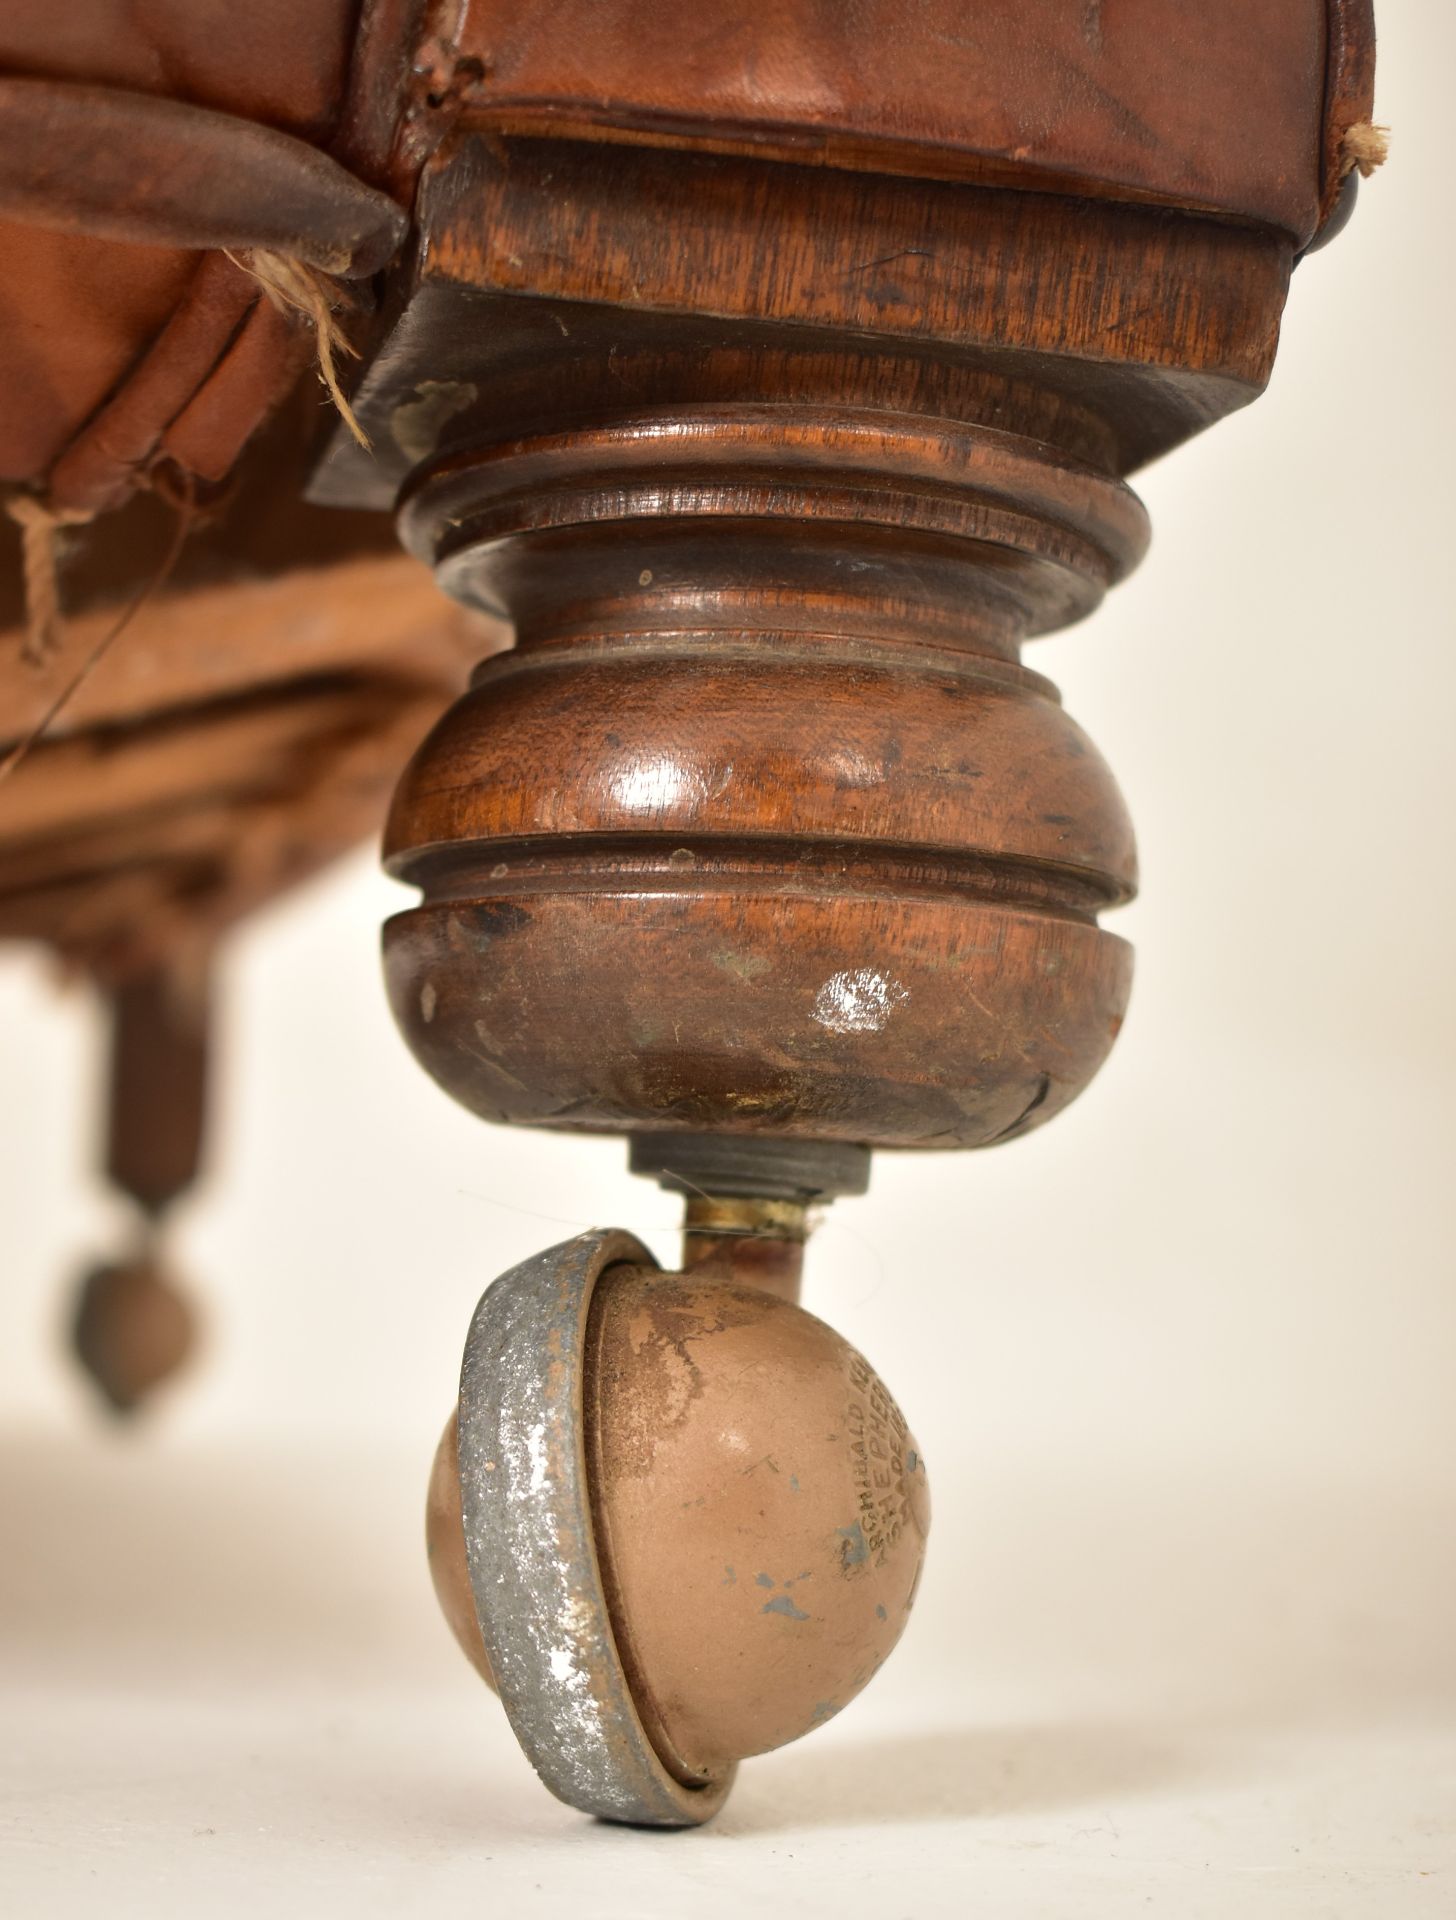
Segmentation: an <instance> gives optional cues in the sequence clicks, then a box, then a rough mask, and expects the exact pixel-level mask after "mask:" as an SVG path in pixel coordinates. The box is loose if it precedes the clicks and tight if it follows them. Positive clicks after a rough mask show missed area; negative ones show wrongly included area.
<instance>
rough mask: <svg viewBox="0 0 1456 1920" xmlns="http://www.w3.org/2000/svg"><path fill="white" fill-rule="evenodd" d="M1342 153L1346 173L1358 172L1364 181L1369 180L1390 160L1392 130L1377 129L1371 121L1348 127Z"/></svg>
mask: <svg viewBox="0 0 1456 1920" xmlns="http://www.w3.org/2000/svg"><path fill="white" fill-rule="evenodd" d="M1340 152H1341V154H1342V155H1343V156H1344V162H1345V172H1346V173H1351V172H1356V171H1358V173H1359V175H1360V178H1361V179H1362V180H1368V179H1369V178H1370V176H1371V174H1372V173H1374V171H1375V169H1376V168H1377V167H1383V166H1384V165H1385V163H1386V161H1387V160H1388V159H1389V158H1390V128H1389V127H1377V126H1376V125H1375V123H1374V122H1373V121H1371V120H1359V121H1357V122H1356V123H1355V125H1354V126H1353V127H1346V129H1345V137H1344V139H1343V140H1341V142H1340Z"/></svg>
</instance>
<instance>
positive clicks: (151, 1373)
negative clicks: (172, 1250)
mask: <svg viewBox="0 0 1456 1920" xmlns="http://www.w3.org/2000/svg"><path fill="white" fill-rule="evenodd" d="M195 1341H196V1327H195V1318H194V1315H193V1311H192V1308H191V1306H190V1305H189V1304H188V1301H187V1299H186V1297H185V1296H184V1295H183V1294H182V1293H180V1292H179V1291H178V1289H177V1287H176V1286H175V1285H174V1284H173V1282H172V1280H171V1278H170V1276H169V1275H168V1274H167V1273H166V1272H165V1271H164V1269H163V1268H162V1267H161V1266H160V1265H159V1263H158V1261H157V1260H156V1258H155V1257H154V1256H152V1255H150V1254H140V1255H138V1256H137V1257H136V1258H134V1259H131V1260H123V1261H119V1262H117V1263H116V1264H114V1265H108V1266H101V1267H95V1268H93V1269H92V1271H91V1272H90V1273H88V1274H87V1276H86V1278H85V1280H84V1281H83V1282H82V1284H81V1290H80V1294H79V1296H78V1299H77V1302H76V1317H75V1321H74V1323H73V1325H72V1330H71V1344H72V1347H73V1348H74V1351H75V1354H76V1357H77V1359H78V1360H79V1361H80V1362H81V1365H82V1366H83V1367H84V1368H85V1370H86V1372H87V1373H88V1374H89V1375H90V1376H91V1378H92V1379H93V1380H94V1381H95V1383H96V1385H97V1386H98V1387H99V1388H100V1390H101V1393H102V1396H103V1397H104V1399H105V1400H106V1403H107V1405H108V1406H109V1407H110V1408H111V1410H112V1411H113V1412H114V1413H118V1414H131V1413H134V1412H136V1410H137V1409H138V1407H140V1405H141V1404H142V1402H143V1401H145V1400H146V1399H147V1398H148V1397H149V1396H150V1395H151V1394H152V1393H153V1392H154V1391H155V1389H156V1388H157V1387H159V1386H161V1385H162V1383H163V1382H164V1381H166V1380H169V1379H170V1378H171V1377H172V1376H173V1375H174V1374H175V1373H177V1372H179V1371H180V1370H181V1368H182V1367H183V1366H185V1365H186V1363H187V1360H188V1358H189V1357H190V1355H191V1353H192V1349H193V1346H194V1345H195Z"/></svg>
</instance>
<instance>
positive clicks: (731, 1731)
mask: <svg viewBox="0 0 1456 1920" xmlns="http://www.w3.org/2000/svg"><path fill="white" fill-rule="evenodd" d="M581 1385H582V1413H583V1430H584V1440H585V1460H586V1468H587V1473H588V1476H589V1481H590V1493H591V1511H592V1522H593V1530H594V1538H595V1548H596V1555H597V1559H598V1561H599V1563H600V1567H601V1573H602V1583H603V1588H604V1591H605V1593H606V1596H607V1602H608V1607H609V1610H610V1616H611V1626H612V1632H613V1635H614V1637H615V1640H616V1643H617V1647H618V1651H619V1653H620V1656H621V1660H622V1665H623V1668H624V1670H625V1672H626V1675H627V1679H628V1682H629V1685H630V1688H631V1693H632V1699H633V1704H634V1705H635V1707H636V1710H637V1713H638V1715H639V1716H640V1719H641V1721H642V1724H643V1727H644V1728H645V1730H646V1732H647V1734H648V1736H649V1737H650V1739H651V1741H652V1744H653V1746H654V1747H655V1749H656V1751H657V1753H658V1756H659V1758H660V1759H661V1760H662V1761H663V1763H664V1764H665V1765H666V1767H667V1768H668V1769H669V1770H670V1772H671V1773H672V1774H673V1775H675V1776H676V1778H677V1779H678V1780H680V1781H681V1782H682V1783H683V1784H684V1785H688V1786H691V1785H693V1784H695V1783H697V1782H700V1781H702V1780H704V1779H707V1778H709V1777H712V1776H715V1775H719V1774H721V1773H723V1772H724V1770H725V1769H727V1768H729V1767H731V1765H732V1763H733V1762H735V1761H737V1760H740V1759H744V1758H746V1757H747V1756H749V1755H750V1754H756V1753H764V1752H767V1751H768V1750H770V1749H771V1748H774V1747H779V1746H783V1745H784V1744H785V1743H786V1742H788V1741H790V1740H795V1739H797V1738H798V1737H799V1735H801V1734H804V1733H808V1732H809V1731H811V1729H813V1728H814V1727H816V1726H819V1725H821V1724H822V1723H823V1722H824V1721H826V1720H828V1719H830V1718H831V1716H832V1715H834V1714H835V1713H837V1712H838V1711H839V1710H840V1708H841V1707H843V1706H845V1705H846V1704H847V1702H848V1701H850V1700H851V1699H853V1697H854V1696H855V1694H857V1693H858V1692H859V1691H860V1689H861V1688H862V1687H863V1686H864V1685H865V1684H866V1682H867V1681H869V1680H870V1678H871V1677H872V1676H873V1675H874V1673H875V1672H876V1670H877V1669H878V1667H879V1666H880V1664H881V1663H882V1661H883V1660H884V1658H885V1656H886V1655H887V1654H888V1653H889V1651H890V1649H891V1648H892V1647H893V1646H894V1644H895V1642H896V1641H897V1640H898V1639H899V1637H900V1633H901V1631H902V1629H903V1627H904V1625H905V1620H906V1616H907V1615H908V1613H909V1610H910V1607H911V1604H912V1602H913V1599H914V1595H915V1588H916V1583H917V1581H918V1579H919V1575H920V1568H921V1561H922V1558H923V1555H924V1549H925V1537H926V1531H927V1527H928V1524H929V1497H928V1492H927V1487H926V1476H925V1468H924V1464H923V1462H922V1461H921V1459H920V1455H919V1451H918V1449H917V1447H916V1444H915V1441H914V1439H913V1437H912V1436H911V1434H910V1433H909V1431H908V1429H907V1427H906V1425H905V1422H904V1419H903V1418H902V1416H901V1414H900V1412H899V1409H898V1408H897V1407H896V1405H895V1402H894V1400H893V1399H892V1398H891V1397H890V1394H889V1393H888V1391H887V1390H886V1388H885V1387H884V1385H883V1384H882V1382H881V1381H880V1380H879V1378H878V1376H877V1375H876V1374H875V1373H874V1371H873V1369H872V1368H871V1367H870V1366H869V1365H868V1364H867V1362H866V1361H865V1360H863V1359H862V1358H861V1357H860V1355H859V1354H858V1353H856V1352H855V1350H854V1349H853V1348H852V1347H851V1346H849V1345H848V1343H847V1342H846V1341H844V1340H843V1339H841V1338H840V1336H839V1335H838V1334H837V1333H835V1332H834V1331H833V1330H832V1329H831V1328H829V1327H827V1326H825V1325H824V1323H823V1322H822V1321H820V1320H817V1319H815V1318H814V1316H813V1315H812V1314H810V1313H807V1312H805V1311H804V1310H803V1309H802V1308H800V1307H798V1306H796V1305H793V1304H791V1303H790V1302H789V1301H787V1300H784V1299H779V1298H775V1297H773V1296H772V1295H770V1294H766V1293H763V1292H760V1291H757V1290H754V1289H751V1288H747V1287H743V1286H739V1285H735V1284H724V1283H720V1282H711V1281H695V1280H694V1278H693V1277H692V1275H691V1274H687V1275H683V1274H661V1273H657V1272H655V1271H653V1270H650V1269H644V1268H642V1267H638V1266H626V1265H622V1266H615V1267H612V1268H611V1269H609V1270H608V1271H607V1272H605V1273H604V1274H603V1275H602V1277H601V1279H600V1281H599V1282H598V1283H597V1286H596V1289H595V1293H594V1295H593V1297H592V1300H591V1307H590V1315H589V1319H588V1321H587V1325H586V1338H585V1342H584V1347H583V1352H582V1379H581ZM428 1537H429V1550H430V1563H431V1570H432V1573H433V1577H434V1581H435V1587H436V1592H437V1593H438V1595H439V1598H440V1603H441V1606H442V1608H443V1610H444V1613H445V1616H446V1619H447V1620H448V1621H449V1623H450V1626H451V1628H452V1629H453V1631H454V1633H455V1635H456V1638H457V1639H458V1640H459V1642H460V1644H461V1646H462V1647H463V1648H464V1650H465V1652H466V1654H467V1655H468V1656H469V1658H470V1659H471V1661H472V1662H473V1664H474V1665H475V1666H476V1667H477V1668H478V1669H479V1671H480V1672H481V1673H482V1674H484V1675H485V1677H486V1678H487V1679H488V1680H489V1679H490V1666H489V1661H488V1659H487V1657H486V1653H485V1648H484V1646H483V1645H482V1641H481V1634H480V1629H479V1626H478V1625H477V1621H476V1608H475V1605H474V1602H473V1599H472V1591H471V1584H470V1576H469V1571H468V1568H467V1562H466V1552H465V1547H464V1543H463V1539H462V1534H461V1497H460V1481H459V1463H458V1452H457V1439H456V1425H455V1421H454V1420H453V1419H452V1421H451V1422H450V1424H449V1426H448V1427H447V1428H446V1431H445V1434H444V1437H443V1438H442V1440H441V1442H440V1447H439V1451H438V1453H437V1454H436V1458H435V1467H434V1472H433V1475H432V1479H431V1485H430V1495H429V1507H428Z"/></svg>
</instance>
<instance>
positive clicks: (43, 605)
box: [5, 493, 91, 671]
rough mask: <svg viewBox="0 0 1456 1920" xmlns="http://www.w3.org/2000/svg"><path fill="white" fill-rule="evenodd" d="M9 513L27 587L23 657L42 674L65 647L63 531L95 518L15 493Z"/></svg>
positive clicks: (33, 496)
mask: <svg viewBox="0 0 1456 1920" xmlns="http://www.w3.org/2000/svg"><path fill="white" fill-rule="evenodd" d="M5 511H6V512H7V513H8V514H9V516H10V518H11V519H12V520H13V521H14V522H15V524H16V526H17V527H19V529H20V565H21V574H22V577H23V581H24V588H25V638H24V640H23V641H22V642H21V647H20V655H21V658H22V659H23V660H24V661H25V663H26V665H27V666H31V667H34V668H36V669H37V670H38V671H39V670H41V669H43V668H45V667H47V666H48V665H49V664H50V662H51V661H52V660H53V659H54V658H55V655H56V654H57V653H58V652H59V650H60V645H61V582H60V572H59V569H58V567H57V563H56V549H57V545H58V537H59V534H60V531H61V529H62V528H63V527H74V526H79V525H81V524H82V523H83V522H84V521H86V520H89V519H90V518H91V516H90V514H89V513H62V512H58V511H57V510H56V509H55V508H53V507H48V506H46V505H45V504H44V502H42V501H40V500H37V499H36V497H35V495H34V494H30V493H12V494H11V495H10V496H9V497H8V498H7V500H6V502H5Z"/></svg>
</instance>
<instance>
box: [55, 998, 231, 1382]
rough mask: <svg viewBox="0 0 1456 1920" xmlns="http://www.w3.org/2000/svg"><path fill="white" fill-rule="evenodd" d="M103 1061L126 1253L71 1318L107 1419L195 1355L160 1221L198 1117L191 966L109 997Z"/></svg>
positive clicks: (198, 1140) (91, 1281)
mask: <svg viewBox="0 0 1456 1920" xmlns="http://www.w3.org/2000/svg"><path fill="white" fill-rule="evenodd" d="M107 995H108V999H109V1002H110V1007H111V1062H110V1089H109V1102H108V1120H107V1171H108V1173H109V1174H110V1176H111V1179H112V1182H113V1184H114V1185H115V1186H116V1187H117V1188H118V1189H119V1190H120V1191H121V1192H122V1193H124V1194H126V1195H127V1196H128V1198H129V1199H130V1200H131V1201H132V1202H133V1203H134V1204H135V1207H136V1211H137V1215H138V1227H139V1232H138V1236H137V1243H136V1245H135V1246H134V1247H133V1248H132V1249H131V1251H129V1252H128V1253H127V1254H126V1255H125V1256H123V1257H122V1258H120V1259H118V1260H113V1261H108V1262H105V1263H102V1264H99V1265H97V1266H95V1267H93V1268H92V1269H91V1270H90V1272H89V1273H87V1275H86V1276H85V1278H84V1279H83V1281H82V1283H81V1286H80V1289H79V1292H78V1295H77V1299H76V1305H75V1309H74V1318H73V1322H72V1329H71V1344H72V1349H73V1351H74V1353H75V1355H76V1358H77V1360H78V1361H79V1362H80V1364H81V1366H82V1368H83V1369H84V1371H85V1372H86V1373H87V1374H88V1375H89V1376H90V1378H91V1380H92V1381H93V1382H94V1383H95V1385H96V1387H97V1388H98V1390H99V1392H100V1394H101V1397H102V1399H103V1400H104V1402H105V1403H106V1405H107V1406H108V1407H109V1408H110V1409H111V1411H112V1412H113V1413H117V1414H121V1415H130V1414H133V1413H135V1412H136V1411H137V1410H138V1409H139V1408H140V1407H142V1406H143V1405H144V1403H145V1402H146V1401H147V1400H148V1399H149V1398H150V1396H151V1395H152V1394H153V1392H154V1391H155V1390H156V1389H157V1388H158V1387H159V1386H161V1385H163V1384H164V1383H165V1382H166V1381H168V1380H170V1379H171V1378H172V1377H173V1376H174V1375H175V1374H177V1373H178V1372H179V1371H180V1370H181V1369H182V1368H183V1367H184V1366H185V1365H186V1363H187V1361H188V1360H189V1358H190V1357H191V1355H192V1353H193V1350H194V1348H195V1345H196V1334H197V1327H196V1315H195V1312H194V1310H193V1308H192V1306H191V1304H190V1302H189V1301H188V1299H187V1297H186V1295H185V1294H184V1293H183V1291H182V1290H181V1288H180V1287H179V1286H178V1284H177V1282H176V1280H175V1278H174V1277H173V1275H172V1274H171V1272H170V1271H169V1265H168V1261H167V1256H166V1250H165V1242H166V1232H165V1228H166V1219H167V1215H168V1212H169V1210H170V1209H171V1207H172V1206H173V1204H174V1203H175V1202H176V1201H177V1200H178V1199H179V1198H180V1197H181V1196H182V1195H183V1194H184V1193H185V1192H186V1191H187V1190H188V1189H189V1188H190V1187H191V1185H192V1184H193V1182H194V1181H195V1179H196V1177H197V1172H198V1167H199V1164H200V1161H201V1155H202V1145H203V1137H204V1129H205V1122H206V1107H207V1059H208V1020H209V1009H208V987H207V980H206V976H205V973H204V971H203V970H202V969H201V968H200V967H198V966H196V965H186V966H179V967H178V968H175V969H172V970H167V969H159V970H157V971H154V972H149V973H145V974H141V975H135V976H131V977H129V978H127V979H125V980H123V981H121V982H118V983H113V984H112V985H111V986H110V987H109V988H108V989H107Z"/></svg>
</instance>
